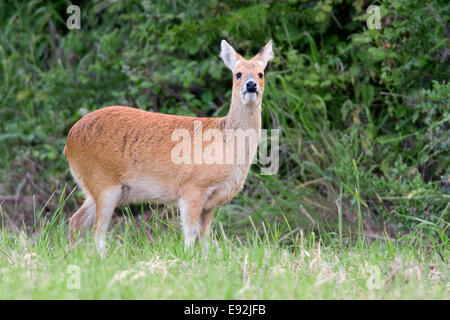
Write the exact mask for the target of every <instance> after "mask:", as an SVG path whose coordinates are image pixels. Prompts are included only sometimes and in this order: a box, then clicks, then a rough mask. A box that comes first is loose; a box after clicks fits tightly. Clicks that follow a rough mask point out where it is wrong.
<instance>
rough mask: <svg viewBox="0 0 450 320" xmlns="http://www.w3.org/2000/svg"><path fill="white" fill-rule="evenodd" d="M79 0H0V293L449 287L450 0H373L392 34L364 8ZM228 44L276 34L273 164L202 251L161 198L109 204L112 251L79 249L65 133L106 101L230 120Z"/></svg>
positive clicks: (390, 294)
mask: <svg viewBox="0 0 450 320" xmlns="http://www.w3.org/2000/svg"><path fill="white" fill-rule="evenodd" d="M70 4H71V3H70V1H66V0H58V1H40V0H31V1H17V0H8V1H2V2H1V3H0V227H1V230H0V298H1V299H50V298H55V299H101V298H104V299H110V298H112V299H118V298H120V299H184V298H189V299H211V298H216V299H446V300H447V299H449V297H450V295H449V289H450V288H449V272H450V267H449V263H448V257H449V256H450V255H449V253H450V252H449V251H450V246H449V242H448V235H449V229H448V226H449V206H450V152H449V151H450V83H449V81H448V79H449V77H448V75H449V74H450V63H449V58H450V54H449V52H450V51H449V41H450V40H449V39H450V37H449V34H450V33H449V28H450V27H449V25H448V21H449V9H450V5H449V4H448V2H447V1H438V0H432V1H427V2H423V1H420V0H396V1H394V0H392V1H391V0H386V1H374V3H373V4H374V5H376V6H378V8H379V10H380V11H379V13H380V28H379V29H377V28H372V27H370V28H369V25H368V24H367V20H368V19H370V18H371V17H372V19H373V18H374V16H372V15H371V13H368V11H367V8H368V6H369V5H370V4H372V3H369V2H368V1H350V0H321V1H319V0H318V1H285V2H281V1H275V0H267V1H245V2H243V1H219V0H210V1H202V2H199V1H188V0H182V1H133V0H131V1H118V2H115V1H79V4H78V5H79V7H80V9H81V29H80V30H70V29H69V28H68V27H67V24H66V21H67V19H68V17H69V14H68V13H67V12H66V10H67V7H68V6H69V5H70ZM375 18H376V16H375ZM222 39H226V40H227V41H228V42H229V43H230V44H232V45H233V46H234V47H235V48H236V49H237V51H239V52H240V53H241V54H242V55H243V56H245V57H251V56H253V55H254V54H256V53H257V51H258V50H259V48H260V47H261V46H262V45H264V44H265V43H267V41H268V40H269V39H272V40H273V42H274V56H275V57H274V59H273V60H272V61H271V62H270V64H269V67H268V69H267V70H266V74H265V79H266V80H265V82H266V84H265V85H266V88H265V92H264V98H263V113H262V122H263V128H264V129H268V130H269V134H270V132H271V131H270V130H271V129H279V130H280V140H279V150H278V153H279V165H278V171H277V172H276V173H275V174H273V175H262V174H261V168H263V167H265V166H267V164H263V163H261V162H259V163H257V164H255V165H253V166H252V169H251V172H250V174H249V176H248V179H247V181H246V183H245V188H244V189H243V191H242V192H241V193H240V194H239V195H238V196H237V197H236V198H235V199H233V200H232V201H230V202H229V203H227V204H226V205H224V206H222V207H221V208H218V209H217V210H216V217H215V219H214V222H213V228H212V243H211V245H210V250H209V251H208V253H207V254H206V255H205V256H202V255H201V250H200V249H199V248H197V247H196V248H193V249H192V250H188V251H185V250H184V245H183V240H182V232H181V229H180V222H179V218H178V213H177V211H176V210H175V209H173V208H170V207H162V206H157V205H155V204H152V203H143V204H136V205H130V206H126V207H122V208H118V209H117V210H116V214H115V216H114V219H113V220H114V221H113V225H112V226H111V230H110V233H109V247H108V254H107V257H106V259H105V260H100V259H99V257H98V255H96V254H95V252H94V245H93V241H92V238H91V236H90V235H89V236H88V237H87V239H86V240H85V241H84V242H80V243H79V245H77V246H76V247H75V248H74V249H73V250H72V249H70V248H69V246H68V236H67V221H68V219H69V218H70V216H71V215H72V214H73V213H74V212H75V210H76V209H77V208H78V207H79V206H80V205H81V203H82V201H83V194H82V193H81V190H79V189H77V188H76V184H75V182H74V181H73V179H72V177H71V175H70V171H69V166H68V163H67V161H66V159H65V158H64V156H63V154H62V151H63V148H64V145H65V140H66V137H67V133H68V131H69V130H70V128H71V126H72V125H73V124H74V123H75V122H76V121H78V120H79V119H80V118H81V117H82V116H83V115H85V114H87V113H88V112H90V111H93V110H96V109H99V108H102V107H106V106H109V105H127V106H132V107H136V108H141V109H144V110H148V111H155V112H164V113H170V114H180V115H190V116H194V115H195V116H202V117H203V116H207V117H219V116H223V115H226V114H227V112H228V108H229V101H230V96H231V77H232V74H231V73H230V72H229V70H228V69H226V67H225V66H223V63H222V62H221V61H220V59H219V58H218V54H219V51H220V41H221V40H222ZM77 279H78V280H77Z"/></svg>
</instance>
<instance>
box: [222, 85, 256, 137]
mask: <svg viewBox="0 0 450 320" xmlns="http://www.w3.org/2000/svg"><path fill="white" fill-rule="evenodd" d="M225 128H226V129H235V130H237V129H243V130H247V129H254V130H255V131H256V134H257V137H258V138H259V135H260V132H261V102H260V101H259V102H258V103H257V104H255V105H250V106H246V105H244V104H243V103H242V100H241V99H240V97H235V95H234V94H233V97H232V99H231V105H230V110H229V112H228V115H227V116H226V118H225Z"/></svg>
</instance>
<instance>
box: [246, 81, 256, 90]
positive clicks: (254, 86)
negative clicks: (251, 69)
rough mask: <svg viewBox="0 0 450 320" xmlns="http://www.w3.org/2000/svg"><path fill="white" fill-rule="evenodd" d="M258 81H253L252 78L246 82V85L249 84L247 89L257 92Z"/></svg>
mask: <svg viewBox="0 0 450 320" xmlns="http://www.w3.org/2000/svg"><path fill="white" fill-rule="evenodd" d="M256 85H257V84H256V82H255V81H252V80H250V81H248V82H247V83H246V86H247V91H248V92H256Z"/></svg>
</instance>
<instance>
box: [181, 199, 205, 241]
mask: <svg viewBox="0 0 450 320" xmlns="http://www.w3.org/2000/svg"><path fill="white" fill-rule="evenodd" d="M203 199H204V193H203V192H192V191H191V192H189V193H187V194H185V195H184V196H183V197H181V198H180V199H179V201H178V207H179V209H180V215H181V222H182V224H183V233H184V248H185V249H187V248H188V247H190V246H192V244H193V243H194V242H195V239H196V238H197V237H200V232H201V229H202V211H203Z"/></svg>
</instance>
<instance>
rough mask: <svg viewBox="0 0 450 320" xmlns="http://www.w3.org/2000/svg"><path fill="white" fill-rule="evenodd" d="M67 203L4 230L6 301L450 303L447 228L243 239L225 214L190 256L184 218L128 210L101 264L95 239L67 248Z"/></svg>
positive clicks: (0, 285)
mask: <svg viewBox="0 0 450 320" xmlns="http://www.w3.org/2000/svg"><path fill="white" fill-rule="evenodd" d="M62 206H63V202H61V201H60V209H61V210H58V212H59V213H58V212H57V213H56V214H54V215H52V218H51V219H50V220H49V219H45V218H42V217H38V219H39V220H38V221H37V222H38V223H36V230H35V231H34V232H32V233H31V234H30V235H28V234H27V233H25V232H23V231H19V230H18V229H17V230H16V232H12V231H11V230H8V229H9V228H7V226H5V225H4V226H3V227H2V230H1V231H0V243H1V250H0V299H449V298H450V295H449V265H448V262H447V260H446V259H447V257H448V256H449V251H450V250H449V246H448V239H447V237H446V232H445V230H444V231H442V232H441V233H440V234H439V237H436V238H433V239H430V238H427V237H426V236H425V235H424V234H423V233H421V232H420V231H417V232H416V233H414V234H410V235H408V236H404V237H403V238H401V239H399V240H396V241H394V240H391V239H390V238H385V239H377V240H375V241H368V240H367V239H365V240H363V239H359V240H358V241H350V240H349V239H343V240H342V241H341V240H340V239H339V236H338V235H337V234H331V233H326V234H322V235H316V234H314V233H313V232H312V233H308V234H307V233H304V232H303V231H301V230H300V231H297V230H296V229H294V230H291V232H289V233H286V234H282V233H280V230H282V229H284V228H279V227H278V226H265V227H264V229H263V230H258V229H256V228H255V229H253V230H248V231H247V233H246V236H245V237H243V238H239V237H237V236H236V235H233V234H232V233H229V234H227V233H226V232H225V231H224V229H223V227H222V224H221V222H220V220H221V216H220V215H219V217H218V218H217V219H216V220H215V223H214V225H213V228H212V238H211V239H212V240H211V243H210V247H209V250H208V252H207V254H206V255H202V254H201V249H200V247H199V246H196V247H194V248H192V249H189V250H186V251H185V250H184V243H183V237H182V232H181V230H180V228H179V222H178V217H177V216H175V217H174V216H173V215H172V218H170V217H168V216H164V217H157V216H156V215H155V216H154V217H152V218H151V219H148V220H145V219H142V217H141V216H139V215H138V216H137V218H136V219H135V218H134V217H133V216H132V215H129V214H127V212H128V210H127V209H125V210H124V211H125V215H124V217H123V218H122V219H121V221H120V222H119V223H118V224H116V225H115V226H113V228H112V230H111V231H110V233H109V246H108V254H107V257H106V258H105V259H104V260H101V259H100V258H99V256H98V254H96V253H95V250H94V248H95V246H94V243H93V240H92V237H91V236H89V235H88V237H87V238H86V239H85V240H84V241H82V242H81V243H80V245H78V246H76V247H75V248H74V249H73V251H70V250H69V248H68V240H67V221H65V218H63V215H62V212H63V210H62ZM166 213H170V212H168V211H166ZM172 213H173V212H172ZM257 231H260V232H259V233H258V232H257ZM78 275H79V277H78Z"/></svg>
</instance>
